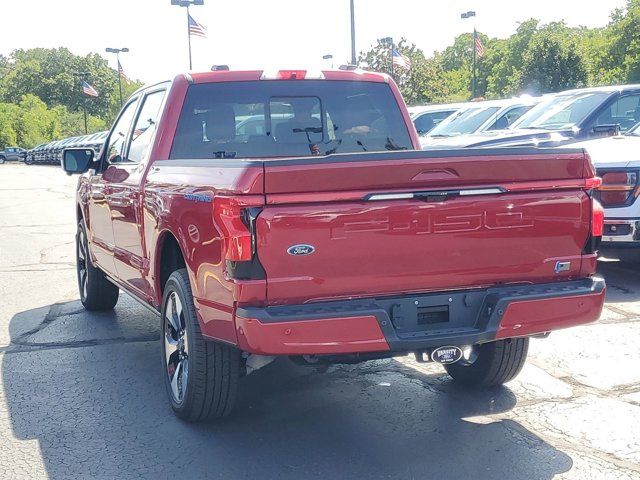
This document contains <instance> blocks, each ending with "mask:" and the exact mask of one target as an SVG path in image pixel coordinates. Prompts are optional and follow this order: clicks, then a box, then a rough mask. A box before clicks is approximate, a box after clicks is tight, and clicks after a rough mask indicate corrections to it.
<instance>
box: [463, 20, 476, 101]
mask: <svg viewBox="0 0 640 480" xmlns="http://www.w3.org/2000/svg"><path fill="white" fill-rule="evenodd" d="M475 16H476V12H474V11H468V12H464V13H461V14H460V18H462V19H465V18H474V17H475ZM471 51H472V52H473V66H472V79H471V99H474V98H476V83H477V81H476V26H475V25H474V26H473V38H472V39H471Z"/></svg>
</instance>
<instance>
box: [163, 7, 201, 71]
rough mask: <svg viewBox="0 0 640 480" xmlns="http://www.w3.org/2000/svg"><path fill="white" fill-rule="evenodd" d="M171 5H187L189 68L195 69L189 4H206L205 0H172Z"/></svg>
mask: <svg viewBox="0 0 640 480" xmlns="http://www.w3.org/2000/svg"><path fill="white" fill-rule="evenodd" d="M171 5H177V6H179V7H187V38H188V39H189V70H191V69H193V65H192V63H191V32H190V30H189V18H190V17H189V6H191V5H204V0H171Z"/></svg>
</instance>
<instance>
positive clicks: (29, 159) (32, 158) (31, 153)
mask: <svg viewBox="0 0 640 480" xmlns="http://www.w3.org/2000/svg"><path fill="white" fill-rule="evenodd" d="M44 145H45V144H44V143H41V144H40V145H37V146H35V147H33V148H32V149H31V150H28V151H27V153H26V155H25V157H24V163H26V164H27V165H32V164H34V163H36V156H37V154H38V151H39V150H40V149H41V148H42V147H44Z"/></svg>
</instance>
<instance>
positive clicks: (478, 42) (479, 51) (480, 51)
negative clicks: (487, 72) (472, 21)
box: [473, 32, 484, 58]
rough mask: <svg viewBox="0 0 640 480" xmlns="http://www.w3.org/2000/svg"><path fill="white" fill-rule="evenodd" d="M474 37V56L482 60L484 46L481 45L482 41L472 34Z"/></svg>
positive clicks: (475, 34)
mask: <svg viewBox="0 0 640 480" xmlns="http://www.w3.org/2000/svg"><path fill="white" fill-rule="evenodd" d="M474 36H475V40H474V42H473V43H475V46H476V55H477V56H478V58H482V56H483V55H484V45H482V40H480V37H479V36H478V34H477V33H475V32H474Z"/></svg>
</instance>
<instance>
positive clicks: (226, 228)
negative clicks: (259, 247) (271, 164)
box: [213, 196, 262, 262]
mask: <svg viewBox="0 0 640 480" xmlns="http://www.w3.org/2000/svg"><path fill="white" fill-rule="evenodd" d="M257 205H262V197H260V196H246V197H215V199H214V201H213V216H214V218H215V220H216V224H217V225H218V227H219V228H220V229H221V230H222V236H223V240H224V256H225V258H226V259H227V260H231V261H235V262H245V261H246V262H248V261H251V258H252V257H253V239H252V236H251V230H250V229H249V223H248V220H247V217H246V210H247V208H249V207H252V206H257Z"/></svg>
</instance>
